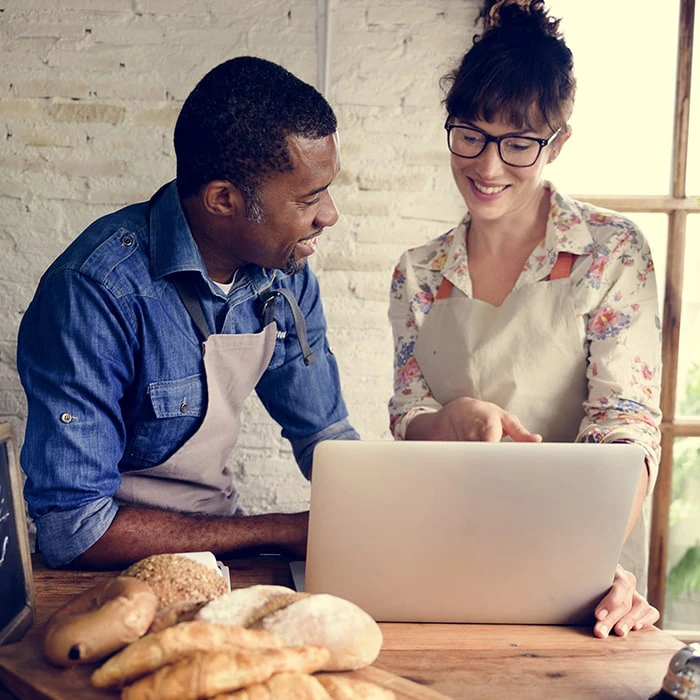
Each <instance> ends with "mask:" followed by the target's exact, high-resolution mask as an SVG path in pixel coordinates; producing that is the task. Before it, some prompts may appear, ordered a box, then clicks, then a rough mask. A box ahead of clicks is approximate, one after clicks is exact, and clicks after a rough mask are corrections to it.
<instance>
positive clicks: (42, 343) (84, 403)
mask: <svg viewBox="0 0 700 700" xmlns="http://www.w3.org/2000/svg"><path fill="white" fill-rule="evenodd" d="M117 307H118V303H117V301H116V300H115V298H114V297H113V296H112V295H111V294H110V293H109V292H108V291H107V290H106V289H105V288H104V287H102V286H100V285H99V284H98V283H96V282H95V281H94V280H92V279H89V278H87V277H85V276H84V275H82V274H81V273H80V272H78V271H77V270H74V269H67V270H59V271H58V272H57V273H53V274H51V275H49V276H48V278H45V279H44V280H43V281H42V283H41V285H40V287H39V289H38V291H37V294H36V295H35V297H34V300H33V301H32V303H31V304H30V306H29V308H28V309H27V312H26V313H25V315H24V318H23V320H22V324H21V326H20V332H19V337H18V355H17V367H18V371H19V375H20V379H21V381H22V385H23V387H24V390H25V393H26V395H27V406H28V417H27V428H26V432H25V439H24V443H23V446H22V451H21V463H22V467H23V469H24V471H25V473H26V475H27V480H26V483H25V490H24V494H25V498H26V500H27V504H28V508H29V514H30V516H31V517H32V518H33V519H34V521H35V522H36V527H37V546H38V548H39V549H40V551H41V552H42V554H43V555H44V556H45V558H46V560H47V563H48V564H49V566H61V565H64V564H67V563H69V562H70V561H71V560H72V559H74V558H75V557H76V556H78V555H79V554H81V553H82V552H84V551H85V550H86V549H88V548H89V547H90V546H91V545H92V544H94V543H95V542H96V541H97V540H98V539H99V538H100V537H101V536H102V534H104V531H105V530H106V529H107V527H109V524H110V523H111V521H112V519H113V518H114V514H115V513H116V506H115V505H114V504H113V503H112V496H113V494H114V493H115V492H116V490H117V489H118V488H119V484H120V475H119V469H118V464H119V459H120V458H121V456H122V454H123V450H124V432H125V431H124V425H123V422H122V418H121V414H120V412H119V406H120V402H121V401H122V399H123V394H124V386H125V385H126V384H127V382H128V380H129V376H130V374H131V368H130V367H129V366H128V361H127V360H126V358H130V357H131V355H132V353H131V349H130V348H129V340H128V339H127V337H128V333H126V332H125V326H124V323H125V320H124V317H123V316H122V314H121V312H120V310H119V309H118V308H117Z"/></svg>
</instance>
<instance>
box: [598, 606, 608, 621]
mask: <svg viewBox="0 0 700 700" xmlns="http://www.w3.org/2000/svg"><path fill="white" fill-rule="evenodd" d="M607 616H608V611H607V610H606V609H605V608H603V609H602V610H599V611H598V616H597V617H598V619H599V620H604V619H605V618H606V617H607Z"/></svg>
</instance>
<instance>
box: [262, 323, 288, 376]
mask: <svg viewBox="0 0 700 700" xmlns="http://www.w3.org/2000/svg"><path fill="white" fill-rule="evenodd" d="M286 343H287V331H286V330H285V329H284V328H282V327H281V326H280V325H279V324H278V325H277V336H276V338H275V349H274V351H273V352H272V357H271V358H270V364H268V366H267V369H275V368H276V367H281V366H282V364H284V359H285V357H286V354H287V352H286V348H285V345H286Z"/></svg>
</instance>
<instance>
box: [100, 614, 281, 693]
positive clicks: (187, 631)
mask: <svg viewBox="0 0 700 700" xmlns="http://www.w3.org/2000/svg"><path fill="white" fill-rule="evenodd" d="M227 646H239V647H248V648H253V647H279V646H281V642H280V640H279V639H278V638H277V637H275V636H274V635H272V634H270V633H269V632H266V631H264V630H248V629H244V628H243V627H237V626H233V625H214V624H209V623H206V622H197V621H193V622H181V623H179V624H177V625H175V626H174V627H167V628H166V629H164V630H162V631H160V632H156V633H150V634H147V635H146V636H145V637H141V639H139V640H137V641H136V642H134V643H133V644H130V645H129V646H128V647H126V648H125V649H122V651H120V652H119V653H118V654H115V655H114V656H113V657H112V658H110V659H108V660H107V661H106V662H105V663H104V664H103V665H102V666H100V667H99V668H98V669H97V670H95V671H94V672H93V674H92V676H91V678H90V680H91V682H92V684H93V685H94V686H95V687H96V688H105V689H107V688H110V689H111V688H118V687H121V686H123V685H126V684H127V683H131V682H132V681H133V680H135V679H137V678H139V677H140V676H144V675H146V674H147V673H151V672H153V671H155V670H157V669H159V668H160V667H161V666H164V665H166V664H171V663H173V662H175V661H179V660H180V659H182V658H184V657H186V656H188V655H190V654H193V653H194V652H196V651H214V650H217V649H219V648H221V647H227Z"/></svg>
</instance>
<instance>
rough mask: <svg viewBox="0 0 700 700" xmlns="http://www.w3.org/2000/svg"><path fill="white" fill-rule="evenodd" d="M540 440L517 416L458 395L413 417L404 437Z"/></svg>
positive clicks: (496, 440)
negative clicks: (429, 411) (430, 411)
mask: <svg viewBox="0 0 700 700" xmlns="http://www.w3.org/2000/svg"><path fill="white" fill-rule="evenodd" d="M503 437H510V438H512V439H513V440H514V441H515V442H541V441H542V436H541V435H539V434H537V433H531V432H530V431H529V430H527V428H525V427H523V425H522V424H521V423H520V421H519V420H518V418H517V417H516V416H514V415H513V414H512V413H508V412H507V411H504V410H503V409H502V408H501V407H500V406H497V405H496V404H495V403H491V402H489V401H479V400H478V399H470V398H467V397H461V398H458V399H454V400H453V401H450V402H449V403H447V404H445V405H444V406H443V407H442V408H441V409H440V410H439V411H437V412H436V413H423V414H421V415H418V416H416V417H415V418H414V419H413V420H412V421H411V422H410V423H409V425H408V428H407V430H406V439H408V440H447V441H452V440H454V441H472V442H499V441H500V440H501V439H502V438H503Z"/></svg>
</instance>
